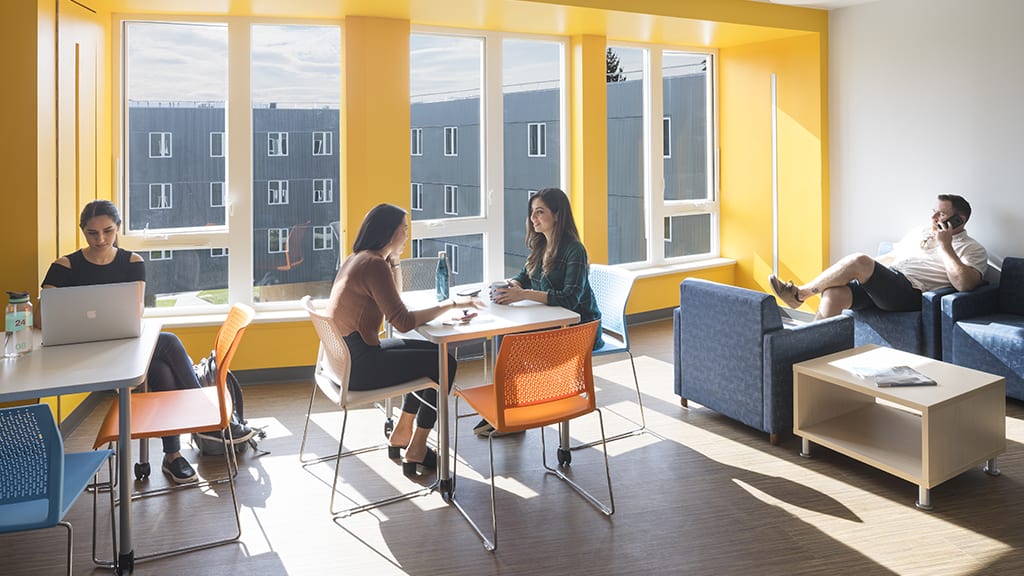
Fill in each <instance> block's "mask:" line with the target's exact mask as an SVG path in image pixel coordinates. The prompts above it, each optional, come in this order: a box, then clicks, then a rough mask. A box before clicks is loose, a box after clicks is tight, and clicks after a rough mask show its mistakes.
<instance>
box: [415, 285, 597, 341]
mask: <svg viewBox="0 0 1024 576" xmlns="http://www.w3.org/2000/svg"><path fill="white" fill-rule="evenodd" d="M402 300H403V301H404V302H405V304H406V306H408V307H409V309H410V310H419V309H422V308H427V307H429V306H433V305H435V304H437V298H436V296H435V295H434V291H433V290H417V291H413V292H403V293H402ZM482 301H483V302H484V303H485V304H486V306H485V307H484V308H482V309H477V308H473V307H471V306H467V307H466V308H467V309H468V310H469V311H470V312H476V313H477V316H476V317H475V318H473V319H472V320H470V321H469V322H466V323H458V324H455V325H448V324H452V323H453V322H452V321H453V320H455V319H457V318H459V317H461V316H462V314H463V312H462V309H461V308H455V309H454V310H450V311H448V312H445V313H444V314H442V315H440V316H438V317H437V318H435V319H433V320H431V321H430V322H427V323H426V324H423V325H421V326H417V327H416V331H417V332H419V333H420V334H421V335H422V336H423V337H424V338H426V339H427V340H428V341H430V342H434V343H442V342H444V343H450V342H462V341H465V340H475V339H477V338H489V337H491V336H497V335H502V334H509V333H512V332H526V331H531V330H542V329H544V328H556V327H561V326H567V325H570V324H575V323H577V322H579V321H580V315H579V314H577V313H576V312H573V311H572V310H568V309H566V308H562V307H560V306H545V305H544V304H539V303H537V302H516V303H515V304H495V303H493V302H490V301H488V300H487V299H486V297H484V298H483V299H482ZM446 323H447V324H446Z"/></svg>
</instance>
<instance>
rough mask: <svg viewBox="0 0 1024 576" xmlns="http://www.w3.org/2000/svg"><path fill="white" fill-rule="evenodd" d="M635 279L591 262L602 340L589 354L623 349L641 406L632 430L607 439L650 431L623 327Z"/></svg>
mask: <svg viewBox="0 0 1024 576" xmlns="http://www.w3.org/2000/svg"><path fill="white" fill-rule="evenodd" d="M635 279H636V277H635V276H634V275H633V274H632V273H631V272H629V271H628V270H625V269H622V268H616V267H614V266H605V265H602V264H591V265H590V276H589V280H590V288H591V289H592V290H593V291H594V297H595V298H596V299H597V307H598V309H599V310H600V311H601V330H602V332H603V339H604V346H602V347H601V348H599V349H597V350H594V351H593V353H592V355H593V356H605V355H608V354H621V353H623V352H625V353H626V354H629V364H630V366H631V367H632V368H633V385H634V386H635V387H636V403H637V406H639V408H640V425H639V426H638V427H637V428H634V429H632V430H628V431H626V432H622V433H619V434H616V435H614V436H610V437H608V440H607V441H608V442H611V441H612V440H618V439H620V438H628V437H629V436H637V435H639V434H643V433H644V432H648V433H651V434H653V432H650V431H649V430H647V419H646V418H645V417H644V401H643V397H642V395H641V394H640V380H639V379H638V378H637V376H636V362H635V361H634V360H633V353H632V352H630V351H629V330H628V329H627V327H626V302H627V301H628V300H629V295H630V293H631V292H632V290H633V281H634V280H635ZM599 442H601V441H600V440H598V441H594V442H588V443H586V444H579V445H577V446H572V447H571V448H570V449H571V450H578V449H580V448H588V447H590V446H594V445H596V444H598V443H599Z"/></svg>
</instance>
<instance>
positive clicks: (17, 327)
mask: <svg viewBox="0 0 1024 576" xmlns="http://www.w3.org/2000/svg"><path fill="white" fill-rule="evenodd" d="M5 319H6V322H5V324H6V326H5V327H4V329H5V330H6V331H7V332H20V331H21V330H25V329H27V328H31V327H32V313H31V312H29V311H27V310H26V311H24V312H8V313H7V315H6V316H5Z"/></svg>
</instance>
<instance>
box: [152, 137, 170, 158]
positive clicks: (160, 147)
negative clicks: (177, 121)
mask: <svg viewBox="0 0 1024 576" xmlns="http://www.w3.org/2000/svg"><path fill="white" fill-rule="evenodd" d="M149 157H150V158H170V157H171V133H170V132H150V133H149Z"/></svg>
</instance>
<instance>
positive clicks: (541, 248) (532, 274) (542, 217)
mask: <svg viewBox="0 0 1024 576" xmlns="http://www.w3.org/2000/svg"><path fill="white" fill-rule="evenodd" d="M526 246H527V247H528V248H529V249H530V255H529V256H528V257H527V258H526V265H525V266H523V269H522V271H521V272H519V274H517V275H516V276H515V277H514V278H512V279H511V280H509V287H508V288H504V289H498V290H495V291H494V296H493V299H494V301H495V302H497V303H498V304H511V303H512V302H519V301H521V300H533V301H534V302H540V303H541V304H547V305H548V306H561V307H563V308H568V309H569V310H572V311H573V312H576V313H577V314H579V315H580V322H581V323H584V322H590V321H592V320H600V318H601V311H600V310H599V309H598V307H597V299H596V298H594V291H593V290H592V289H591V288H590V279H589V274H590V265H589V264H588V262H587V249H586V248H584V247H583V243H582V242H580V234H579V232H578V231H577V230H576V221H575V220H573V217H572V207H571V206H570V205H569V198H567V197H566V195H565V192H562V191H561V190H559V189H558V188H545V189H543V190H541V191H540V192H538V193H537V194H535V195H534V196H532V197H531V198H530V203H529V215H528V218H527V221H526ZM603 345H604V341H603V340H602V339H601V331H600V330H598V332H597V339H596V340H595V341H594V350H597V349H598V348H600V347H601V346H603Z"/></svg>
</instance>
